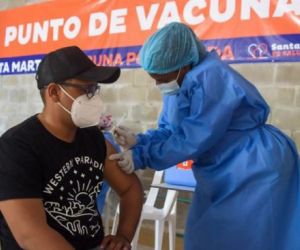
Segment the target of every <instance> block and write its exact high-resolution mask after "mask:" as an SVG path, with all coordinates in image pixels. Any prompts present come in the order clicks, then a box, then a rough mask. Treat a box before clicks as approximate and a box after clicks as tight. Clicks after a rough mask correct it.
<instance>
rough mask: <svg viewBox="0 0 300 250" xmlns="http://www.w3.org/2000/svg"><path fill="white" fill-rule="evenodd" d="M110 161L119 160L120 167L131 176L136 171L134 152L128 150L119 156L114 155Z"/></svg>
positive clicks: (110, 157)
mask: <svg viewBox="0 0 300 250" xmlns="http://www.w3.org/2000/svg"><path fill="white" fill-rule="evenodd" d="M108 159H109V160H112V161H113V160H117V161H118V165H119V167H120V168H121V169H122V170H123V171H124V172H125V173H126V174H131V173H132V172H133V171H134V163H133V160H132V151H131V150H127V151H124V152H121V153H118V154H112V155H110V156H109V157H108Z"/></svg>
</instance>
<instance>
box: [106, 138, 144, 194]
mask: <svg viewBox="0 0 300 250" xmlns="http://www.w3.org/2000/svg"><path fill="white" fill-rule="evenodd" d="M106 148H107V152H106V160H105V164H104V178H105V179H106V180H107V181H108V183H109V184H110V186H111V187H112V188H113V189H114V190H115V191H116V192H117V193H118V194H119V195H121V194H122V193H124V192H126V191H127V190H128V189H129V188H130V187H131V185H133V184H138V185H140V183H139V179H138V178H137V176H136V175H135V174H130V175H128V174H126V173H124V172H123V171H122V170H121V169H120V167H119V166H118V164H117V161H112V160H109V159H108V157H109V156H110V155H111V154H115V153H116V151H115V149H114V148H113V146H112V145H111V144H110V143H109V142H107V141H106Z"/></svg>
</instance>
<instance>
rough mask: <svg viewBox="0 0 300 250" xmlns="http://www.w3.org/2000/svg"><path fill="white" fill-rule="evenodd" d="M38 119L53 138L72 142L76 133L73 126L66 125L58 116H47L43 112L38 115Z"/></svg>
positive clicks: (46, 113) (47, 114) (75, 128)
mask: <svg viewBox="0 0 300 250" xmlns="http://www.w3.org/2000/svg"><path fill="white" fill-rule="evenodd" d="M38 119H39V120H40V122H41V123H42V125H43V126H44V127H45V128H46V129H47V130H48V131H49V133H51V134H52V135H53V136H55V137H57V138H58V139H60V140H62V141H65V142H69V143H71V142H73V141H74V139H75V135H76V131H77V127H76V126H75V125H74V124H67V122H63V121H62V120H61V119H60V118H59V116H55V115H52V114H49V113H48V112H46V111H45V110H43V112H42V113H40V114H38Z"/></svg>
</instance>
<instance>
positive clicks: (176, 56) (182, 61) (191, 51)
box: [139, 22, 206, 74]
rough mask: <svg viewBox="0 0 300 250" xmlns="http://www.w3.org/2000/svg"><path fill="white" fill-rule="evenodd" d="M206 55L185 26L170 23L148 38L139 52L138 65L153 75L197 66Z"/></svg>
mask: <svg viewBox="0 0 300 250" xmlns="http://www.w3.org/2000/svg"><path fill="white" fill-rule="evenodd" d="M205 55H206V49H205V46H204V45H203V44H202V43H201V42H200V40H199V39H198V38H197V37H196V35H195V33H194V32H193V31H192V29H190V28H189V27H188V26H187V25H185V24H182V23H177V22H174V23H170V24H168V25H166V26H165V27H163V28H161V29H160V30H158V31H156V32H155V33H154V34H153V35H152V36H150V37H149V38H148V40H147V41H146V42H145V44H144V45H143V47H142V48H141V50H140V53H139V57H140V64H141V66H142V67H143V69H144V70H146V71H147V72H149V73H154V74H165V73H169V72H173V71H176V70H178V69H180V68H182V67H184V66H186V65H192V66H194V65H197V64H198V63H199V62H200V61H201V59H202V58H203V57H204V56H205Z"/></svg>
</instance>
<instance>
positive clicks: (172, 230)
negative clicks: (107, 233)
mask: <svg viewBox="0 0 300 250" xmlns="http://www.w3.org/2000/svg"><path fill="white" fill-rule="evenodd" d="M162 177H163V171H156V172H155V174H154V177H153V180H152V185H155V184H159V183H161V181H162ZM158 191H159V188H155V187H151V188H150V190H149V192H148V194H147V199H146V201H145V203H144V205H143V210H142V214H141V218H140V221H139V224H138V227H137V230H136V233H135V236H134V238H133V240H132V243H131V245H132V250H136V249H137V243H138V239H139V233H140V229H141V225H142V222H143V220H154V221H155V244H154V249H155V250H161V249H162V241H163V233H164V225H165V221H167V222H168V225H169V249H170V250H175V237H176V207H177V195H178V192H177V191H175V190H168V191H167V194H166V198H165V203H164V206H163V207H162V208H156V207H154V205H155V201H156V199H157V195H158ZM119 214H120V213H119V206H118V207H117V210H116V214H115V218H114V222H113V227H112V234H115V233H116V231H117V224H118V221H119Z"/></svg>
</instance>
